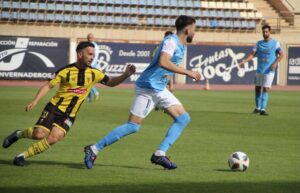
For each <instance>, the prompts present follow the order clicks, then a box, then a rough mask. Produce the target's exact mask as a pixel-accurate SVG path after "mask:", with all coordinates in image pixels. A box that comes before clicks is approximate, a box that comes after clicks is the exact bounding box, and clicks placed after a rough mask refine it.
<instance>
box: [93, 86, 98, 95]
mask: <svg viewBox="0 0 300 193" xmlns="http://www.w3.org/2000/svg"><path fill="white" fill-rule="evenodd" d="M91 92H93V94H94V95H99V92H98V90H97V88H96V87H94V86H93V87H92V90H91Z"/></svg>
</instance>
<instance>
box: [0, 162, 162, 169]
mask: <svg viewBox="0 0 300 193" xmlns="http://www.w3.org/2000/svg"><path fill="white" fill-rule="evenodd" d="M35 164H36V165H48V166H64V167H68V168H73V169H86V167H85V165H84V164H83V163H67V162H57V161H45V160H29V161H28V162H27V165H26V167H33V166H34V165H35ZM0 165H10V166H14V165H13V161H12V160H0ZM94 167H95V168H97V167H114V168H127V169H138V170H160V169H158V168H142V167H137V166H129V165H113V164H95V165H94Z"/></svg>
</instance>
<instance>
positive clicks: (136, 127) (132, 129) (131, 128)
mask: <svg viewBox="0 0 300 193" xmlns="http://www.w3.org/2000/svg"><path fill="white" fill-rule="evenodd" d="M140 127H141V125H140V124H137V123H133V122H130V121H128V122H127V129H128V131H129V133H135V132H138V131H139V130H140Z"/></svg>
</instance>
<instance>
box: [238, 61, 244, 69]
mask: <svg viewBox="0 0 300 193" xmlns="http://www.w3.org/2000/svg"><path fill="white" fill-rule="evenodd" d="M244 64H245V60H242V61H241V62H239V67H240V68H244Z"/></svg>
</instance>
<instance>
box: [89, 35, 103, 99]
mask: <svg viewBox="0 0 300 193" xmlns="http://www.w3.org/2000/svg"><path fill="white" fill-rule="evenodd" d="M87 40H88V42H90V43H92V44H94V46H95V57H94V59H93V61H92V64H91V66H92V67H93V68H96V69H98V70H99V69H100V66H99V64H98V55H99V48H98V44H97V43H96V42H95V37H94V34H92V33H89V34H88V35H87ZM99 95H100V93H99V91H98V90H97V88H96V87H95V86H93V87H92V89H91V92H90V93H89V95H88V97H87V98H86V100H87V102H92V100H93V99H94V100H98V99H99Z"/></svg>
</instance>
